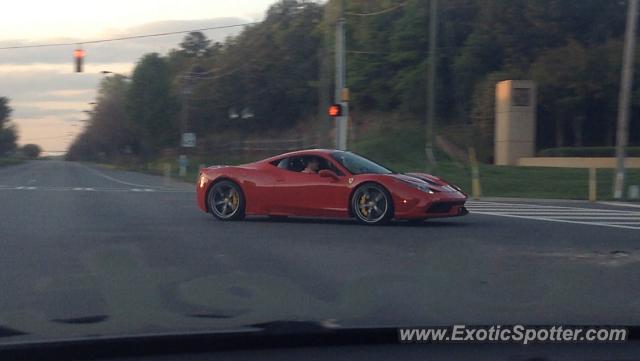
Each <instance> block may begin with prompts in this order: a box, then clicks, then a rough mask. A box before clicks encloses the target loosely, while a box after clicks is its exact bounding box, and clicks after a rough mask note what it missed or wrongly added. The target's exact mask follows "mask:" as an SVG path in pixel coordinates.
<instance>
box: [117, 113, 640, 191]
mask: <svg viewBox="0 0 640 361" xmlns="http://www.w3.org/2000/svg"><path fill="white" fill-rule="evenodd" d="M351 149H352V150H353V151H354V152H357V153H360V154H362V155H364V156H366V157H368V158H370V159H372V160H374V161H376V162H379V163H381V164H383V165H386V166H388V167H390V168H391V169H393V170H395V171H398V172H408V171H427V172H429V173H431V174H434V175H437V176H439V177H441V178H443V179H445V180H447V181H449V182H451V183H454V184H457V185H459V186H460V187H462V188H463V189H464V190H465V191H467V192H468V193H471V171H470V168H469V166H468V165H467V164H463V163H460V162H456V161H452V160H450V159H448V158H447V157H446V155H445V154H443V153H442V152H439V151H436V158H437V159H438V164H437V166H436V167H434V168H433V169H428V168H427V162H426V157H425V154H424V131H423V129H422V128H421V127H420V126H419V125H412V124H411V123H409V124H400V125H398V124H395V126H394V127H385V126H382V127H378V128H377V129H372V130H370V131H369V132H367V133H366V134H365V135H363V137H362V138H361V139H359V140H357V141H355V142H353V144H352V146H351ZM264 157H265V155H254V156H229V155H212V156H197V155H191V156H189V167H188V172H187V175H186V176H185V177H179V176H178V174H177V169H178V166H177V157H163V158H158V159H156V160H154V161H152V162H148V163H145V164H135V165H132V164H118V165H117V166H118V167H119V168H121V169H129V170H136V171H143V172H148V173H154V174H163V172H164V168H165V164H169V165H170V166H171V175H172V177H174V178H177V179H180V180H184V181H188V182H193V181H195V180H196V178H197V174H198V169H199V165H200V164H204V165H207V166H209V165H213V164H228V165H233V164H242V163H247V162H251V161H254V160H258V159H262V158H264ZM597 181H598V182H597V195H598V199H599V200H608V199H611V198H612V193H613V192H612V189H613V170H612V169H599V170H598V172H597ZM480 183H481V188H482V196H483V197H516V198H553V199H587V198H588V170H587V169H579V168H547V167H511V166H495V165H490V164H481V165H480ZM626 184H627V185H634V184H635V185H640V170H639V169H633V170H629V171H628V177H627V182H626Z"/></svg>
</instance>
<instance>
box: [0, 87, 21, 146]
mask: <svg viewBox="0 0 640 361" xmlns="http://www.w3.org/2000/svg"><path fill="white" fill-rule="evenodd" d="M11 112H12V109H11V107H10V106H9V99H7V98H5V97H0V157H6V156H9V155H11V154H13V153H14V152H15V150H16V148H17V144H16V140H17V139H18V135H17V132H16V128H15V126H14V125H13V124H11V122H10V120H11Z"/></svg>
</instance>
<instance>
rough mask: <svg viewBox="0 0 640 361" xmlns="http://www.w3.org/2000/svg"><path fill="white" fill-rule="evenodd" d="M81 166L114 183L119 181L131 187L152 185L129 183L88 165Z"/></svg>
mask: <svg viewBox="0 0 640 361" xmlns="http://www.w3.org/2000/svg"><path fill="white" fill-rule="evenodd" d="M81 166H82V167H83V168H85V169H86V170H88V171H89V172H91V173H93V174H95V175H97V176H99V177H102V178H105V179H108V180H110V181H112V182H116V183H120V184H124V185H128V186H133V187H143V188H148V187H151V188H152V187H153V186H151V185H148V184H138V183H131V182H127V181H123V180H121V179H118V178H114V177H112V176H109V175H106V174H104V173H102V172H100V171H99V170H97V169H93V168H90V167H88V166H86V165H84V164H81Z"/></svg>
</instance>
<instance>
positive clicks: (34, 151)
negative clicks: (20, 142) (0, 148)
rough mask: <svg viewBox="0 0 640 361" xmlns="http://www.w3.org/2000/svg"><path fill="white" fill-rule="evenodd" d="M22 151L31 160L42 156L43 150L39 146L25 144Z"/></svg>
mask: <svg viewBox="0 0 640 361" xmlns="http://www.w3.org/2000/svg"><path fill="white" fill-rule="evenodd" d="M20 151H21V152H22V154H23V155H24V156H25V157H27V158H29V159H36V158H38V157H39V156H40V153H41V152H42V149H41V148H40V146H39V145H37V144H25V145H24V146H23V147H22V148H21V149H20Z"/></svg>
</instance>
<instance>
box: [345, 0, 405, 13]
mask: <svg viewBox="0 0 640 361" xmlns="http://www.w3.org/2000/svg"><path fill="white" fill-rule="evenodd" d="M408 2H409V1H408V0H407V1H405V2H402V3H400V4H398V5H395V6H392V7H390V8H388V9H384V10H380V11H376V12H372V13H353V12H348V13H346V14H347V15H349V16H375V15H382V14H386V13H388V12H391V11H394V10H396V9H399V8H401V7H403V6H405V5H407V3H408Z"/></svg>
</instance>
